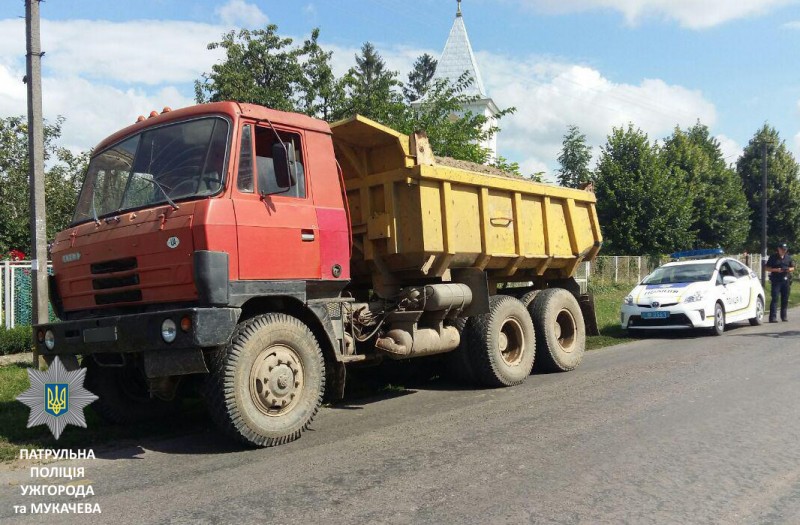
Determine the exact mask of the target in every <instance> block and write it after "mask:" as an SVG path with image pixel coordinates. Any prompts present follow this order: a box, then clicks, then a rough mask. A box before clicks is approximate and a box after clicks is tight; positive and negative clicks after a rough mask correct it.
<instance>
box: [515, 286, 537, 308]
mask: <svg viewBox="0 0 800 525" xmlns="http://www.w3.org/2000/svg"><path fill="white" fill-rule="evenodd" d="M541 291H542V290H532V291H530V292H528V293H526V294H525V295H523V296H522V297H520V298H519V301H520V302H521V303H522V306H524V307H525V308H528V307H529V306H530V304H531V303H532V302H533V300H534V299H536V296H537V295H539V293H540V292H541Z"/></svg>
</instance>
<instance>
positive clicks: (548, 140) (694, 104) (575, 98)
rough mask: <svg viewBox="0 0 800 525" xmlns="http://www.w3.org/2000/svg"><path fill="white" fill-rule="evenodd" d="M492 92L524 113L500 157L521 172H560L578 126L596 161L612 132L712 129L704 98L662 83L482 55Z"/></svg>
mask: <svg viewBox="0 0 800 525" xmlns="http://www.w3.org/2000/svg"><path fill="white" fill-rule="evenodd" d="M478 60H479V62H480V63H481V65H482V68H483V71H482V73H483V78H484V81H485V82H486V84H487V91H488V92H489V94H490V95H491V96H492V97H493V99H494V100H495V102H496V103H498V105H499V106H500V107H510V106H514V107H516V108H517V112H516V113H514V114H513V115H510V116H507V117H504V118H503V119H502V120H501V122H500V127H501V129H502V131H501V132H500V135H499V136H498V146H499V150H500V154H501V155H503V156H505V157H507V158H508V159H510V160H516V161H518V162H520V165H521V166H529V165H530V166H535V165H537V163H538V164H539V165H541V164H544V165H547V166H549V167H550V170H551V171H552V170H554V169H555V168H556V158H557V157H558V153H559V151H560V150H561V142H562V139H563V135H564V133H565V132H566V130H567V127H568V126H569V125H570V124H575V125H577V126H578V127H579V128H580V130H581V132H582V133H584V134H585V135H586V137H587V143H588V144H589V145H591V146H592V147H593V151H594V154H595V158H596V157H597V155H598V153H599V146H601V145H603V144H605V141H606V138H607V136H608V134H609V133H610V132H611V129H612V127H621V126H627V125H628V123H633V124H634V125H635V126H637V127H639V128H641V129H642V130H643V131H645V132H646V133H647V134H648V135H649V137H650V139H651V140H657V139H662V138H663V137H665V136H667V135H669V134H670V133H671V132H672V130H673V128H674V127H675V126H676V125H679V126H681V127H688V126H691V125H693V124H694V123H695V122H696V121H697V120H698V119H699V120H700V122H702V123H703V124H706V125H708V126H712V125H713V124H714V122H715V121H716V110H715V108H714V105H713V104H712V103H711V102H709V101H708V100H706V99H705V98H704V97H703V95H702V93H700V92H699V91H695V90H690V89H687V88H685V87H682V86H677V85H670V84H667V83H666V82H664V81H663V80H660V79H645V80H642V81H641V82H640V83H639V84H636V85H634V84H623V83H615V82H612V81H611V80H609V79H608V78H605V77H604V76H603V75H602V74H601V73H600V72H599V71H597V70H595V69H592V68H590V67H586V66H579V65H574V64H565V63H558V62H552V61H547V60H541V59H538V58H535V57H533V58H529V59H527V60H524V59H523V60H512V59H510V58H509V57H504V56H498V55H488V54H485V53H479V56H478Z"/></svg>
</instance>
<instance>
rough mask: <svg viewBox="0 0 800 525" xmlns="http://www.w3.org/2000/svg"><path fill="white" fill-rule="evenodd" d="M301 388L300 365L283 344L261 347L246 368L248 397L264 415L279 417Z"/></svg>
mask: <svg viewBox="0 0 800 525" xmlns="http://www.w3.org/2000/svg"><path fill="white" fill-rule="evenodd" d="M302 390H303V365H302V363H301V361H300V358H299V357H298V355H297V353H296V352H295V351H294V350H293V349H292V348H290V347H288V346H285V345H275V346H272V347H270V348H267V349H266V350H264V351H262V352H261V354H259V356H258V357H257V358H256V360H255V362H254V363H253V367H252V369H251V371H250V397H251V398H252V400H253V403H254V404H255V406H256V408H258V410H259V411H260V412H262V413H263V414H265V415H267V416H273V417H279V416H283V415H285V414H286V413H287V412H290V411H291V410H292V409H294V408H295V407H296V406H297V404H298V402H299V400H300V393H301V392H302Z"/></svg>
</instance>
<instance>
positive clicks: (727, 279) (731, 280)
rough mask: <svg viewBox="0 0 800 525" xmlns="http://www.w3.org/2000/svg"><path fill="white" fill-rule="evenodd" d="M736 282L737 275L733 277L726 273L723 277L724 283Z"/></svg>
mask: <svg viewBox="0 0 800 525" xmlns="http://www.w3.org/2000/svg"><path fill="white" fill-rule="evenodd" d="M735 282H736V277H733V276H731V275H726V276H725V277H723V278H722V284H733V283H735Z"/></svg>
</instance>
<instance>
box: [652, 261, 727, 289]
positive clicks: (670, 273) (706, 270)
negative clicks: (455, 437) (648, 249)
mask: <svg viewBox="0 0 800 525" xmlns="http://www.w3.org/2000/svg"><path fill="white" fill-rule="evenodd" d="M715 266H716V264H715V263H713V262H712V263H697V264H680V265H675V266H662V267H661V268H656V270H655V271H654V272H653V273H651V274H650V275H648V276H647V277H645V278H644V280H643V281H642V284H671V283H697V282H701V281H710V280H711V277H712V276H713V275H714V267H715Z"/></svg>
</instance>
